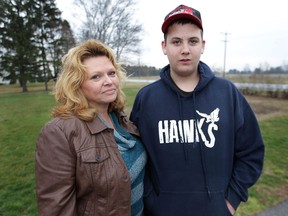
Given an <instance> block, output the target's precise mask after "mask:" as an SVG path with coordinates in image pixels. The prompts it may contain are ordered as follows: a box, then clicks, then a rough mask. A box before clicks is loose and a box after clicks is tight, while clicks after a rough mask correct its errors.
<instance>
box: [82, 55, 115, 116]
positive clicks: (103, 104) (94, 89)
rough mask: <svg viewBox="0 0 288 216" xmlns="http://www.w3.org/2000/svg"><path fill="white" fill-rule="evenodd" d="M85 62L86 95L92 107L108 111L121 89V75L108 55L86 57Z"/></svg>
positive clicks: (84, 85) (83, 87)
mask: <svg viewBox="0 0 288 216" xmlns="http://www.w3.org/2000/svg"><path fill="white" fill-rule="evenodd" d="M83 64H84V65H85V66H86V68H87V70H86V72H87V77H86V79H85V81H84V82H83V83H82V85H81V89H82V91H83V93H84V96H85V97H86V98H87V100H88V102H89V104H90V106H91V107H95V108H97V109H98V110H99V111H100V112H107V110H108V106H109V104H110V103H111V102H113V101H115V99H116V97H117V93H118V90H119V77H118V76H117V73H116V69H115V67H114V66H113V64H112V63H111V61H110V60H109V59H108V58H107V57H106V56H98V57H91V58H88V59H85V60H84V61H83Z"/></svg>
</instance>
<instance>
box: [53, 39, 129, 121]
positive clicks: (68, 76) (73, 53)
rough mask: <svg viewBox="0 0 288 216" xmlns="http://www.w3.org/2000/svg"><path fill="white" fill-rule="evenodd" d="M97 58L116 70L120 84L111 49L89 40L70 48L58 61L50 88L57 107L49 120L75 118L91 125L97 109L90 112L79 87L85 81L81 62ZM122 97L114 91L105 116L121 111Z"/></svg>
mask: <svg viewBox="0 0 288 216" xmlns="http://www.w3.org/2000/svg"><path fill="white" fill-rule="evenodd" d="M97 56H106V57H107V58H108V59H109V60H110V61H111V63H112V64H113V66H114V67H115V69H116V74H117V76H118V77H119V81H120V83H121V80H123V79H124V78H125V77H126V76H125V72H124V70H123V69H122V67H121V66H120V64H119V63H118V62H117V61H116V58H115V56H114V53H113V51H112V49H111V48H109V47H108V46H107V45H105V44H103V43H101V42H100V41H98V40H94V39H90V40H87V41H84V42H82V43H80V44H79V45H77V46H75V47H73V48H71V49H70V50H69V51H68V53H67V54H66V55H65V56H64V57H63V58H62V70H61V72H60V75H59V77H58V79H57V81H56V84H55V87H54V91H53V94H54V97H55V99H56V100H57V102H58V105H57V106H56V107H55V108H54V109H53V110H52V113H51V114H52V117H60V118H64V119H67V118H71V117H73V116H76V117H78V118H79V119H82V120H84V121H91V120H92V119H94V118H95V116H96V115H97V108H92V107H90V106H89V103H88V101H87V99H86V97H85V96H84V94H83V92H82V89H81V85H82V83H83V82H84V80H85V79H86V76H87V72H86V68H85V65H83V61H84V60H85V59H88V58H91V57H97ZM124 103H125V95H124V93H123V91H122V90H121V87H120V89H119V91H118V94H117V97H116V100H115V101H114V102H112V103H110V104H109V110H108V112H112V111H118V112H120V111H123V110H124Z"/></svg>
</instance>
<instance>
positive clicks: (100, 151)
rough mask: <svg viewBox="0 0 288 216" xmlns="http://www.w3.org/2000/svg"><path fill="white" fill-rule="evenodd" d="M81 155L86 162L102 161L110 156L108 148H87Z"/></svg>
mask: <svg viewBox="0 0 288 216" xmlns="http://www.w3.org/2000/svg"><path fill="white" fill-rule="evenodd" d="M80 155H81V159H82V161H83V162H84V163H102V162H104V161H105V160H107V159H108V158H109V157H110V155H109V153H108V151H107V149H106V148H91V149H86V150H84V151H82V152H81V153H80Z"/></svg>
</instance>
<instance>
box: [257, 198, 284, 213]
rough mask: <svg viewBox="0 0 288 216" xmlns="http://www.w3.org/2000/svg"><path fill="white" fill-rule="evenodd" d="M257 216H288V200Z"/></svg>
mask: <svg viewBox="0 0 288 216" xmlns="http://www.w3.org/2000/svg"><path fill="white" fill-rule="evenodd" d="M256 216H288V200H286V201H284V202H282V203H280V204H278V205H276V206H274V207H272V208H270V209H268V210H267V211H265V212H263V213H260V214H257V215H256Z"/></svg>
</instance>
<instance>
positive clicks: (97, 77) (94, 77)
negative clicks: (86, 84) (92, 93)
mask: <svg viewBox="0 0 288 216" xmlns="http://www.w3.org/2000/svg"><path fill="white" fill-rule="evenodd" d="M99 78H100V76H99V75H93V76H92V77H91V79H99Z"/></svg>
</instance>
